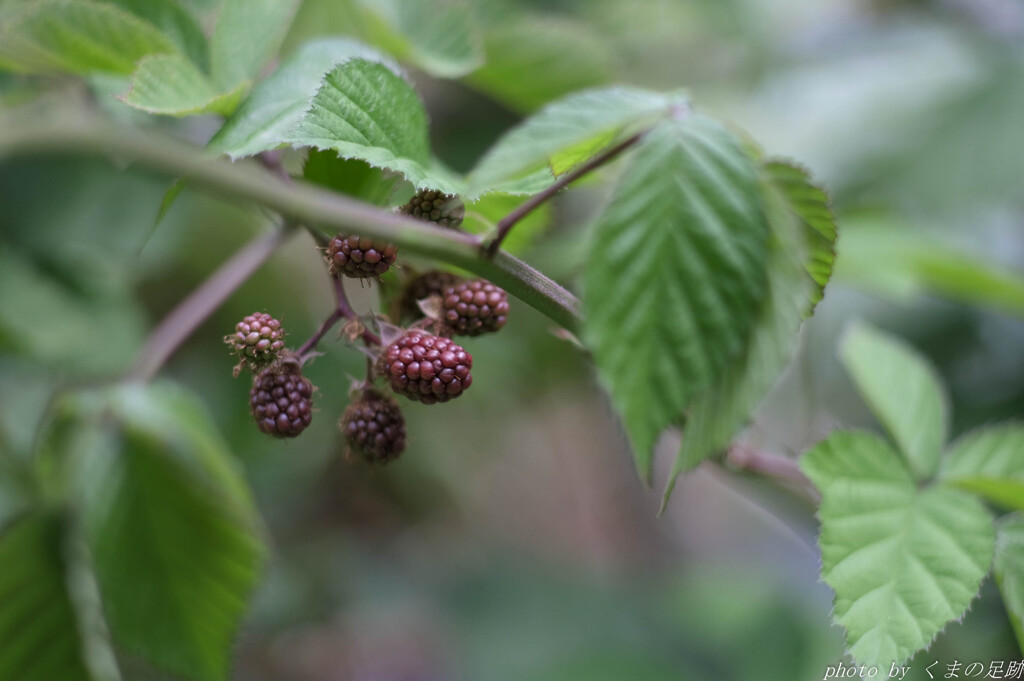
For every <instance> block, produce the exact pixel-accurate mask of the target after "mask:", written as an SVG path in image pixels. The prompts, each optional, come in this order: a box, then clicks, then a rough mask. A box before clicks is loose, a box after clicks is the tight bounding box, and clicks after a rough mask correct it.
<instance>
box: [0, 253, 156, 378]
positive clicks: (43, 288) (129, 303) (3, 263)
mask: <svg viewBox="0 0 1024 681" xmlns="http://www.w3.org/2000/svg"><path fill="white" fill-rule="evenodd" d="M62 264H65V263H57V265H56V266H57V267H58V268H59V267H60V266H61V265H62ZM90 264H92V265H93V266H95V263H89V262H88V261H83V262H80V263H78V265H79V270H78V271H77V272H73V273H72V276H82V275H86V276H89V275H88V268H89V265H90ZM52 275H53V273H52V272H51V271H49V270H43V269H40V268H39V267H38V266H37V265H36V264H35V263H33V262H31V261H29V260H28V259H27V258H24V257H21V256H20V255H18V254H16V253H15V252H13V251H8V250H5V249H2V248H0V348H2V349H4V350H5V351H6V352H11V353H15V354H20V355H23V356H26V357H31V358H34V359H38V360H41V361H44V362H50V363H53V364H55V365H57V366H59V367H61V368H63V369H66V370H72V371H76V372H84V373H107V372H113V371H117V370H119V369H122V368H124V367H125V366H126V365H127V362H129V361H130V360H131V355H132V352H133V351H134V350H135V348H136V347H137V346H138V345H140V344H141V340H142V334H143V323H142V318H141V312H140V311H139V309H138V306H137V304H136V303H135V302H134V301H133V300H132V299H131V297H130V296H129V293H128V292H127V291H126V290H123V289H121V286H120V285H114V286H113V287H111V289H112V290H102V289H101V290H97V291H88V290H86V291H83V290H80V289H78V288H77V286H78V285H79V282H78V281H75V280H72V281H67V280H65V281H61V280H60V279H58V278H56V277H54V276H52Z"/></svg>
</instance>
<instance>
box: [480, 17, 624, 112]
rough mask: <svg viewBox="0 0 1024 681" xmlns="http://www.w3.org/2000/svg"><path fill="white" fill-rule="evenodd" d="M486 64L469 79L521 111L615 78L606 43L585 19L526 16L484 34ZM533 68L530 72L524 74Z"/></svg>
mask: <svg viewBox="0 0 1024 681" xmlns="http://www.w3.org/2000/svg"><path fill="white" fill-rule="evenodd" d="M484 50H485V52H486V53H487V58H486V61H485V63H484V65H483V66H482V67H481V68H479V69H477V70H476V71H474V72H473V73H472V74H470V75H469V76H467V78H466V82H467V83H469V84H470V85H471V86H473V87H475V88H477V89H479V90H482V91H483V92H486V93H487V94H489V95H491V96H492V97H494V98H495V99H497V100H498V101H500V102H502V103H503V104H505V105H507V106H509V107H511V108H512V109H515V110H517V111H524V112H531V111H536V110H537V109H539V108H540V107H542V106H543V105H545V104H547V103H548V102H550V101H552V100H554V99H556V98H558V97H562V96H564V95H566V94H568V93H570V92H575V91H577V90H583V89H586V88H593V87H596V86H598V85H603V84H605V83H607V82H609V81H610V80H612V77H613V74H612V67H611V63H610V59H609V51H608V49H607V46H606V45H605V44H604V43H603V42H602V41H601V39H600V38H599V37H598V36H596V35H594V34H593V33H592V32H591V31H590V30H589V29H588V27H587V26H586V24H583V23H579V22H575V21H572V20H569V19H564V18H554V17H549V16H546V17H537V16H528V17H522V18H519V19H515V20H513V21H512V22H511V23H509V22H508V21H505V22H502V24H501V25H499V26H495V27H494V28H492V29H490V30H488V31H487V32H486V33H485V34H484ZM524 73H529V74H530V77H529V78H523V77H522V74H524Z"/></svg>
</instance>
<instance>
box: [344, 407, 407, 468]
mask: <svg viewBox="0 0 1024 681" xmlns="http://www.w3.org/2000/svg"><path fill="white" fill-rule="evenodd" d="M338 427H339V428H340V429H341V432H342V433H344V434H345V439H346V440H347V441H348V446H349V449H348V451H349V455H350V456H352V455H356V456H360V457H362V458H363V459H365V460H366V462H367V463H371V464H386V463H390V462H391V461H394V460H395V459H397V458H398V457H399V456H400V455H401V454H402V452H403V451H405V418H404V417H403V416H402V410H401V408H399V406H398V402H395V401H394V400H393V399H391V398H390V397H386V396H384V395H381V394H380V393H379V392H377V391H376V390H367V391H366V392H364V393H363V394H362V396H361V397H360V398H359V400H358V401H356V402H353V403H352V404H350V405H349V406H348V408H347V409H346V410H345V413H344V414H342V416H341V420H340V421H339V422H338Z"/></svg>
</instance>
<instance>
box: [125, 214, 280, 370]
mask: <svg viewBox="0 0 1024 681" xmlns="http://www.w3.org/2000/svg"><path fill="white" fill-rule="evenodd" d="M294 231H295V230H294V225H293V224H292V223H285V224H284V225H283V226H282V227H278V228H276V229H274V231H272V232H270V233H268V234H263V235H261V236H259V237H257V238H255V239H253V240H252V241H250V242H249V243H247V244H246V245H245V246H243V247H242V248H241V250H239V251H238V252H237V253H235V254H234V255H233V256H231V258H230V259H229V260H227V261H226V262H224V263H223V264H222V265H221V266H220V267H219V268H218V269H217V271H216V272H214V273H213V274H212V275H210V277H209V278H208V279H207V280H206V281H204V282H203V283H202V284H200V285H199V287H198V288H196V289H195V290H194V291H192V293H190V294H189V295H188V296H187V297H186V298H185V299H184V300H182V301H181V302H180V303H178V305H177V307H175V308H174V309H173V310H171V312H170V313H168V314H167V316H165V317H164V318H163V320H161V321H160V323H159V324H157V326H156V328H154V329H153V330H152V331H151V332H150V334H149V336H148V337H147V338H146V342H145V343H144V344H143V346H142V348H141V349H140V350H139V352H138V355H136V358H135V365H134V366H133V367H132V369H131V371H130V372H129V378H133V379H136V380H140V381H148V380H151V379H152V378H153V377H154V376H156V374H157V372H159V371H160V368H161V367H162V366H163V365H164V364H165V363H166V362H167V360H168V359H170V357H171V355H173V354H174V351H175V350H177V349H178V347H179V346H180V345H181V344H182V343H183V342H185V339H187V338H188V337H189V336H190V335H192V332H193V331H195V330H196V328H197V327H198V326H199V325H200V324H202V323H203V322H204V321H205V320H206V318H207V317H209V316H210V315H211V314H212V313H213V311H214V310H216V309H217V308H218V307H220V306H221V304H222V303H223V302H224V301H225V300H227V299H228V297H229V296H230V295H231V294H232V293H234V292H235V290H236V289H237V288H238V287H239V286H241V285H242V284H243V283H245V281H246V280H247V279H248V278H249V277H250V276H252V274H253V273H254V272H255V271H256V270H258V269H259V268H260V266H261V265H263V263H265V262H266V261H267V259H268V258H270V256H271V255H272V254H273V253H274V251H276V250H277V249H278V248H279V247H280V246H281V245H282V244H283V243H284V242H285V240H286V239H287V238H288V237H289V236H290V235H291V234H292V233H293V232H294Z"/></svg>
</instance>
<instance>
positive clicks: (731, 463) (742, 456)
mask: <svg viewBox="0 0 1024 681" xmlns="http://www.w3.org/2000/svg"><path fill="white" fill-rule="evenodd" d="M725 464H726V466H728V467H729V468H731V469H733V470H736V471H741V472H746V473H752V474H754V475H757V476H759V477H762V478H767V479H768V480H771V481H772V482H775V483H776V484H778V485H779V486H781V487H785V488H786V489H789V490H790V491H792V492H793V493H794V494H796V495H798V496H799V497H801V498H802V499H804V500H806V501H808V502H810V503H811V504H812V505H814V506H817V505H818V504H819V503H820V502H821V496H820V495H819V494H818V491H817V490H816V489H815V488H814V485H813V484H812V483H811V481H810V480H808V479H807V476H806V475H804V474H803V471H801V470H800V466H799V465H798V464H797V461H796V459H792V458H790V457H788V456H780V455H778V454H772V453H771V452H765V451H761V450H757V449H753V448H751V447H749V446H746V445H743V444H740V443H734V444H733V445H732V447H730V448H729V451H728V452H727V453H726V455H725Z"/></svg>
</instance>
